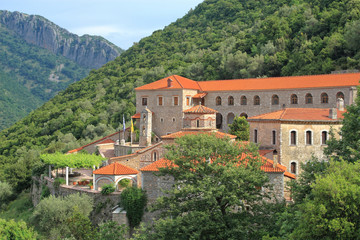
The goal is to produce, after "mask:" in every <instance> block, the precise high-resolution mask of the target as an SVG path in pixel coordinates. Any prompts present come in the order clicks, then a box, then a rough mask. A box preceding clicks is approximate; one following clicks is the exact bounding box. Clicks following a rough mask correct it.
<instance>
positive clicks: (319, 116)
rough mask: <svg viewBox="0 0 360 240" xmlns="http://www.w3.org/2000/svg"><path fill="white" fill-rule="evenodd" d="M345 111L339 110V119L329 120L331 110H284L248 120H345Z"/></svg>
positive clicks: (332, 120)
mask: <svg viewBox="0 0 360 240" xmlns="http://www.w3.org/2000/svg"><path fill="white" fill-rule="evenodd" d="M344 112H345V111H339V110H337V119H331V118H329V108H284V109H281V110H278V111H275V112H270V113H264V114H260V115H257V116H253V117H249V118H248V119H247V120H248V121H251V120H280V121H281V120H283V121H296V120H298V121H331V122H336V121H339V120H340V119H342V118H343V113H344Z"/></svg>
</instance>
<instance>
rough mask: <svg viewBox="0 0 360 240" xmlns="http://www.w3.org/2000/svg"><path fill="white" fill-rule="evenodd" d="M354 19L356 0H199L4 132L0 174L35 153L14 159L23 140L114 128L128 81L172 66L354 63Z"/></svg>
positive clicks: (243, 69)
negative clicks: (194, 5) (168, 22)
mask: <svg viewBox="0 0 360 240" xmlns="http://www.w3.org/2000/svg"><path fill="white" fill-rule="evenodd" d="M359 28H360V3H359V2H358V1H350V0H333V1H325V0H318V1H309V0H296V1H285V0H280V1H256V0H246V1H245V0H241V1H238V0H216V1H215V0H206V1H204V2H203V3H201V4H200V5H199V6H198V7H196V8H195V9H194V10H190V11H189V13H188V14H187V15H186V16H184V17H183V18H182V19H179V20H177V21H176V22H175V23H173V24H170V25H169V26H167V27H165V28H164V30H159V31H156V32H154V33H153V34H152V35H151V36H149V37H147V38H144V39H142V40H141V41H140V42H139V43H136V44H134V46H132V47H131V48H130V49H129V50H127V51H126V52H124V53H123V54H122V56H121V57H120V58H117V59H116V60H115V61H112V62H110V63H108V64H106V65H105V66H103V67H102V68H100V69H98V70H92V71H91V72H90V74H89V76H88V77H86V78H85V79H83V80H82V81H79V82H77V83H74V84H71V85H70V86H69V87H68V88H67V89H66V90H65V91H63V92H60V93H59V94H58V95H57V96H55V97H54V98H53V99H52V100H51V101H49V102H47V103H46V104H44V105H43V106H42V107H40V108H39V109H37V110H36V111H34V112H32V113H30V114H29V115H28V116H27V117H25V118H24V119H23V120H21V121H19V122H18V123H16V124H15V125H13V126H12V127H10V128H9V129H6V130H4V131H2V132H1V133H0V179H4V178H6V177H7V176H9V175H13V173H12V172H16V171H17V168H21V167H22V166H23V165H24V164H23V162H24V161H25V162H27V169H29V170H27V171H24V172H29V171H30V169H31V168H32V167H33V166H32V165H33V163H32V162H29V160H26V159H24V160H21V161H23V162H21V163H19V161H20V160H19V159H21V156H22V155H21V154H26V153H27V152H28V151H33V150H29V149H36V151H43V150H44V149H46V148H47V149H46V151H52V152H54V151H59V150H64V149H65V148H66V146H65V145H66V143H69V142H71V143H73V144H71V145H72V146H74V145H76V142H77V141H78V140H82V141H83V140H84V139H87V140H88V141H89V140H90V139H93V138H95V137H96V136H99V135H102V134H104V133H105V132H106V131H107V130H108V129H114V128H117V127H118V126H119V123H120V122H122V119H121V118H122V115H123V114H124V115H125V117H126V119H130V116H131V115H132V114H134V113H135V95H134V87H137V86H140V85H143V84H145V83H149V82H152V81H155V80H158V79H160V78H162V77H165V76H167V75H170V74H179V75H183V76H185V77H188V78H191V79H194V80H211V79H229V78H246V77H264V76H281V75H300V74H317V73H329V72H330V71H332V70H340V69H360V66H359V62H360V61H359V60H360V51H359V45H358V43H359V42H360V40H359V38H360V35H359V34H354V33H356V32H358V30H359ZM64 136H67V139H68V140H69V141H68V142H65V143H63V139H64ZM19 175H20V174H19ZM20 177H21V176H18V177H17V178H20ZM15 182H16V181H15ZM14 184H16V183H14Z"/></svg>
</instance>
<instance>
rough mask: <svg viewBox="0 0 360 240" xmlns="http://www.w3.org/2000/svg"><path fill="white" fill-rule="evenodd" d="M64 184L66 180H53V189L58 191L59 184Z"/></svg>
mask: <svg viewBox="0 0 360 240" xmlns="http://www.w3.org/2000/svg"><path fill="white" fill-rule="evenodd" d="M65 183H66V180H65V179H63V178H55V181H54V188H55V189H59V187H60V185H61V184H65Z"/></svg>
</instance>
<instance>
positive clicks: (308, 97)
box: [305, 93, 313, 104]
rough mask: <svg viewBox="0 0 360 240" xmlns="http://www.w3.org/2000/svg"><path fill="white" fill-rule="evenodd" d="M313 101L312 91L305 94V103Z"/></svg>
mask: <svg viewBox="0 0 360 240" xmlns="http://www.w3.org/2000/svg"><path fill="white" fill-rule="evenodd" d="M312 103H313V97H312V95H311V93H308V94H306V95H305V104H312Z"/></svg>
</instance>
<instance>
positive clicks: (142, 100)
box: [141, 97, 147, 106]
mask: <svg viewBox="0 0 360 240" xmlns="http://www.w3.org/2000/svg"><path fill="white" fill-rule="evenodd" d="M141 104H142V105H143V106H147V98H146V97H143V98H142V99H141Z"/></svg>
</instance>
